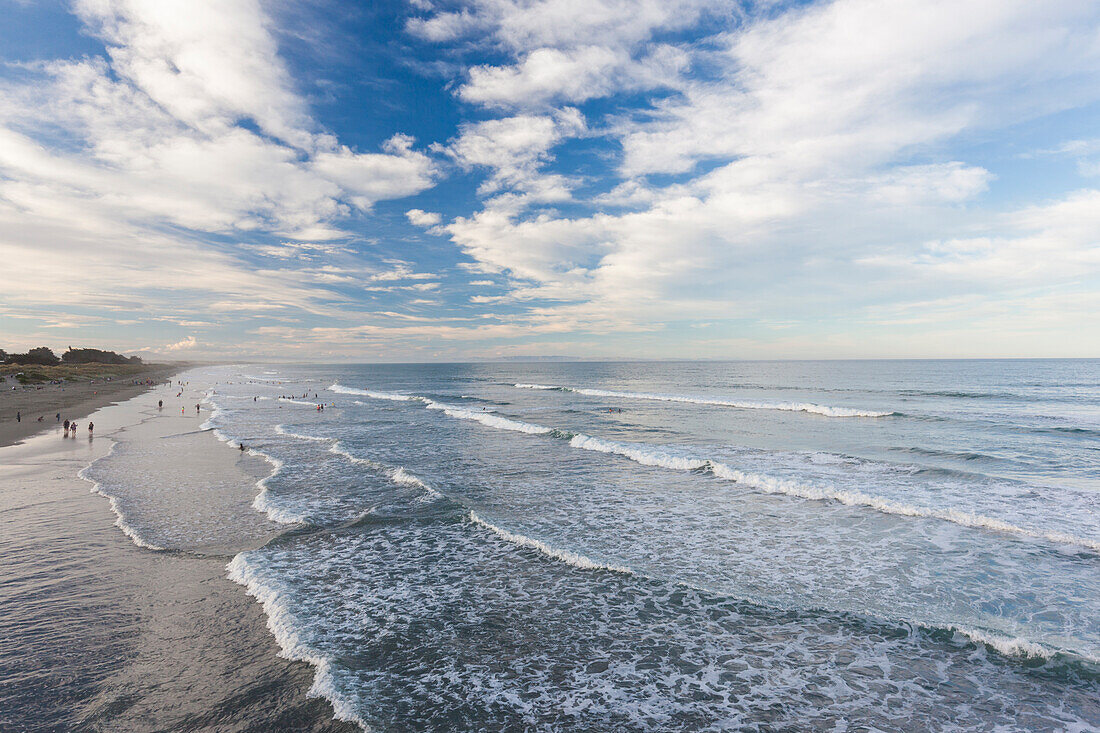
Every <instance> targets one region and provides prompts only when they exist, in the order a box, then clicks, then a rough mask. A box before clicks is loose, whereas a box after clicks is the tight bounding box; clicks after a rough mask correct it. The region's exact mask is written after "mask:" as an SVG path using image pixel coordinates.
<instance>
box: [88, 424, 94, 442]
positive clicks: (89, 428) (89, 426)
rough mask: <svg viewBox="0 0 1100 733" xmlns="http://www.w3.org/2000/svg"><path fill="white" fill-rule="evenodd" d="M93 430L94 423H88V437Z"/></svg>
mask: <svg viewBox="0 0 1100 733" xmlns="http://www.w3.org/2000/svg"><path fill="white" fill-rule="evenodd" d="M93 430H95V423H94V422H90V423H88V437H89V438H91V437H92V431H93Z"/></svg>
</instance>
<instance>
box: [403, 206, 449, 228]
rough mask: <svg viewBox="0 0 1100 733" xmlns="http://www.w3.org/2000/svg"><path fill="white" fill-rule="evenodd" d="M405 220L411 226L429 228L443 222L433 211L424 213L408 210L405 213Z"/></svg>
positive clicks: (417, 210)
mask: <svg viewBox="0 0 1100 733" xmlns="http://www.w3.org/2000/svg"><path fill="white" fill-rule="evenodd" d="M405 218H407V219H408V220H409V222H410V223H411V224H412V225H413V226H418V227H424V228H430V227H434V226H436V225H437V224H439V223H440V222H441V221H443V217H442V216H440V215H439V214H437V213H435V212H434V211H424V210H422V209H409V210H408V211H406V212H405Z"/></svg>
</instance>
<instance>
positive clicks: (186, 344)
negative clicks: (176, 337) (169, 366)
mask: <svg viewBox="0 0 1100 733" xmlns="http://www.w3.org/2000/svg"><path fill="white" fill-rule="evenodd" d="M198 345H199V342H198V339H196V338H195V337H194V336H188V337H187V338H185V339H184V340H182V341H177V342H176V343H174V344H167V345H166V346H165V347H164V350H165V351H189V350H191V349H194V348H195V347H196V346H198Z"/></svg>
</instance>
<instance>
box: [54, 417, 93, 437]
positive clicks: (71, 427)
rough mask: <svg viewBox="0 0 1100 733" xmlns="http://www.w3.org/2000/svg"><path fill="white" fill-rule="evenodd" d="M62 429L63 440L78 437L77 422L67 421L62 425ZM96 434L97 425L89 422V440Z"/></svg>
mask: <svg viewBox="0 0 1100 733" xmlns="http://www.w3.org/2000/svg"><path fill="white" fill-rule="evenodd" d="M61 428H62V429H61V437H62V438H69V437H72V438H75V437H76V421H75V420H73V421H72V422H69V421H68V420H65V422H64V423H62V426H61ZM94 433H95V423H94V422H90V421H89V422H88V440H91V439H92V436H93V434H94Z"/></svg>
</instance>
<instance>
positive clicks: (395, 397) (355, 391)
mask: <svg viewBox="0 0 1100 733" xmlns="http://www.w3.org/2000/svg"><path fill="white" fill-rule="evenodd" d="M328 389H329V391H330V392H336V393H337V394H352V395H360V396H362V397H370V398H371V399H374V400H392V401H394V402H409V401H423V400H424V398H423V397H417V396H416V395H407V394H400V393H397V392H378V391H376V390H369V389H359V388H357V387H345V386H344V385H342V384H339V383H337V384H333V385H332V386H331V387H329V388H328Z"/></svg>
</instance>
